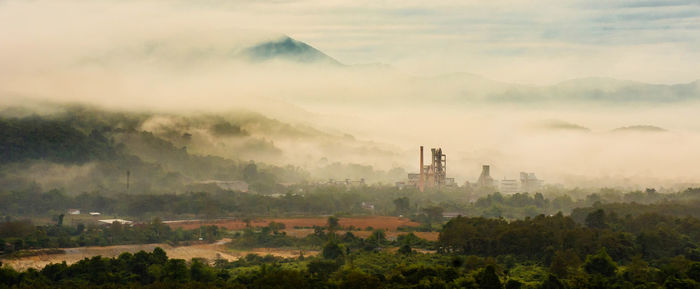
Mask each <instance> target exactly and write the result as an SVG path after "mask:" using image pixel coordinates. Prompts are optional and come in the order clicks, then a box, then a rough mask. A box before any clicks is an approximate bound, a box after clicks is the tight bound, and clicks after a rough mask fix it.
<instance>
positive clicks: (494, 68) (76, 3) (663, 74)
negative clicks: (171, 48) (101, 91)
mask: <svg viewBox="0 0 700 289" xmlns="http://www.w3.org/2000/svg"><path fill="white" fill-rule="evenodd" d="M0 25H2V28H0V34H4V36H3V39H4V40H3V42H5V43H6V45H3V47H4V48H0V52H3V51H4V52H7V51H8V49H9V50H12V49H13V48H15V49H25V48H29V49H32V48H33V47H31V46H32V45H33V44H42V43H43V44H47V45H51V46H52V52H49V53H61V51H60V49H61V47H64V48H66V47H68V46H70V43H63V44H60V43H61V38H62V37H65V39H66V40H70V41H75V42H74V43H73V44H76V43H79V44H80V45H82V46H83V47H84V48H90V47H95V46H99V45H109V44H113V43H118V42H117V41H122V42H128V41H134V40H136V39H139V37H142V39H147V38H148V37H154V36H160V37H165V36H166V35H172V34H174V33H177V32H178V31H179V32H191V33H197V34H207V35H210V36H211V37H217V38H219V37H224V38H225V37H231V38H232V39H234V38H238V37H243V36H244V35H250V34H264V33H269V34H286V35H289V36H292V37H294V38H296V39H298V40H300V41H304V42H307V43H309V44H311V45H313V46H314V47H316V48H318V49H320V50H322V51H324V52H326V53H327V54H329V55H331V56H332V57H335V58H336V59H338V60H339V61H341V62H343V63H346V64H368V63H381V64H387V65H390V66H392V67H393V68H395V69H398V70H401V71H404V72H407V73H412V74H417V75H435V74H445V73H453V72H470V73H475V74H479V75H483V76H485V77H488V78H491V79H496V80H502V81H508V82H516V83H525V84H552V83H556V82H560V81H564V80H568V79H572V78H579V77H590V76H596V77H613V78H619V79H628V80H636V81H643V82H651V83H666V84H669V83H683V82H691V81H694V80H697V79H700V70H698V69H697V68H696V64H697V63H700V37H698V36H697V35H700V2H698V1H693V0H686V1H676V0H671V1H551V0H535V1H449V0H448V1H445V0H437V1H411V0H409V1H394V0H388V1H374V0H373V1H368V0H359V1H355V0H352V1H350V0H331V1H307V0H289V1H286V0H280V1H224V0H204V1H180V0H171V1H166V0H146V1H134V0H127V1H116V0H100V1H87V0H69V1H55V0H51V1H49V0H32V1H26V0H3V1H0ZM13 41H17V42H18V43H17V44H19V45H7V44H12V42H13ZM30 51H31V50H30ZM10 52H12V51H10ZM15 52H16V51H15ZM36 52H37V53H46V52H45V51H43V50H41V49H38V51H36ZM4 55H5V56H12V54H8V53H4ZM3 60H7V59H3Z"/></svg>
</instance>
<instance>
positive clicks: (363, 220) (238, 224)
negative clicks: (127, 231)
mask: <svg viewBox="0 0 700 289" xmlns="http://www.w3.org/2000/svg"><path fill="white" fill-rule="evenodd" d="M327 221H328V218H278V219H257V220H253V221H251V222H250V225H251V226H253V227H265V226H267V225H268V224H269V223H270V222H276V223H283V224H284V225H285V226H286V227H287V229H294V228H296V227H300V228H310V227H313V226H325V225H326V222H327ZM339 222H340V226H341V227H343V228H348V227H350V226H354V227H355V228H361V229H365V228H367V227H372V228H375V229H384V230H388V231H395V230H396V228H398V227H418V226H419V225H420V224H418V223H416V222H412V221H411V220H409V219H407V218H399V217H385V216H371V217H352V218H340V220H339ZM166 224H167V225H168V226H170V227H171V228H183V229H196V228H199V227H200V226H202V225H216V226H219V227H224V228H226V229H229V230H240V229H244V228H245V227H246V224H245V222H243V221H242V220H215V221H173V222H167V223H166Z"/></svg>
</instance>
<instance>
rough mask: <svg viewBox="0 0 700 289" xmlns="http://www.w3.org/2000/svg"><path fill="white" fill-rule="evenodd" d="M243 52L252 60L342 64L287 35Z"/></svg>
mask: <svg viewBox="0 0 700 289" xmlns="http://www.w3.org/2000/svg"><path fill="white" fill-rule="evenodd" d="M245 54H246V55H247V56H248V57H249V58H250V59H252V60H254V61H268V60H272V59H283V60H289V61H294V62H301V63H328V64H334V65H342V64H341V63H340V62H339V61H337V60H335V59H334V58H332V57H330V56H328V55H327V54H325V53H323V52H321V51H320V50H318V49H316V48H314V47H312V46H311V45H308V44H306V43H304V42H301V41H298V40H295V39H293V38H291V37H289V36H283V37H281V38H279V39H276V40H271V41H267V42H263V43H259V44H257V45H255V46H252V47H250V48H248V49H246V50H245Z"/></svg>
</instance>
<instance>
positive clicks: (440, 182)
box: [397, 146, 456, 192]
mask: <svg viewBox="0 0 700 289" xmlns="http://www.w3.org/2000/svg"><path fill="white" fill-rule="evenodd" d="M430 152H431V158H430V164H429V165H426V164H424V159H423V146H421V147H420V159H419V161H420V164H419V167H418V168H419V172H418V173H410V174H408V183H407V185H409V186H413V187H417V188H418V189H419V190H420V191H421V192H423V191H425V188H440V187H443V186H448V187H451V186H456V183H455V179H454V178H448V177H447V155H445V154H444V153H442V148H432V149H430ZM405 184H406V183H403V184H401V183H399V184H397V185H405Z"/></svg>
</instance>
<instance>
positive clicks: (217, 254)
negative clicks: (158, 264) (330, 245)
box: [2, 239, 318, 270]
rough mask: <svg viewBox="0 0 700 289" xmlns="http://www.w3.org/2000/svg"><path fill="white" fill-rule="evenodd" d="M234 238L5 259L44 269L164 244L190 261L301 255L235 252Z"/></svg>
mask: <svg viewBox="0 0 700 289" xmlns="http://www.w3.org/2000/svg"><path fill="white" fill-rule="evenodd" d="M229 241H231V240H230V239H223V240H220V241H218V242H216V243H213V244H198V245H191V246H179V247H173V246H170V245H168V244H141V245H119V246H106V247H78V248H65V249H63V250H65V254H52V255H39V256H31V257H25V258H19V259H3V260H2V262H3V264H7V265H10V266H12V267H13V268H14V269H16V270H26V269H28V268H35V269H41V268H43V267H44V266H46V265H48V264H50V263H61V262H63V261H65V262H66V263H68V264H72V263H75V262H78V261H80V260H82V259H85V258H90V257H93V256H98V255H99V256H103V257H116V256H119V254H121V253H123V252H130V253H136V252H138V251H141V250H143V251H147V252H151V251H153V249H155V248H156V247H161V248H163V250H165V252H166V253H167V254H168V257H170V258H177V259H185V260H190V259H192V258H204V259H207V260H210V261H211V260H215V259H216V258H223V259H226V260H229V261H234V260H237V259H238V258H240V257H242V256H245V255H247V254H249V253H253V254H258V255H267V254H270V255H274V256H280V257H286V258H289V257H297V256H299V251H296V250H285V249H253V250H250V251H232V250H229V249H227V248H226V247H225V245H224V244H225V243H227V242H229ZM317 253H318V252H304V255H306V256H309V255H315V254H317Z"/></svg>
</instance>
